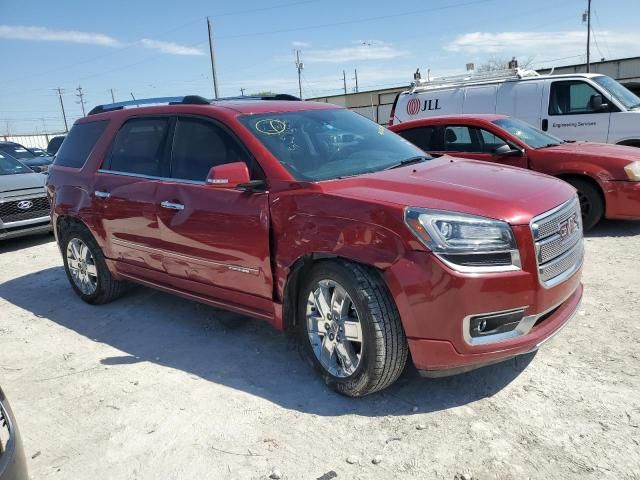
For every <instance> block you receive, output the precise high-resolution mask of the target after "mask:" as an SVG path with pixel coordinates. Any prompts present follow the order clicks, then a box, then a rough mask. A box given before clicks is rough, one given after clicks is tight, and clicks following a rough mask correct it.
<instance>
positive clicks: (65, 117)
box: [54, 87, 69, 133]
mask: <svg viewBox="0 0 640 480" xmlns="http://www.w3.org/2000/svg"><path fill="white" fill-rule="evenodd" d="M54 90H55V91H56V92H58V98H59V99H60V108H61V109H62V119H63V120H64V131H65V133H66V132H68V131H69V127H68V126H67V114H66V113H65V112H64V103H62V89H61V88H60V87H58V88H56V89H54Z"/></svg>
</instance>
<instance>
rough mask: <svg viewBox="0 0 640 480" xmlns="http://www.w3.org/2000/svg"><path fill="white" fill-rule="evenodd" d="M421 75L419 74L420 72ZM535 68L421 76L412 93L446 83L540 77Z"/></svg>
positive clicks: (412, 88)
mask: <svg viewBox="0 0 640 480" xmlns="http://www.w3.org/2000/svg"><path fill="white" fill-rule="evenodd" d="M418 75H419V74H418ZM539 76H540V74H539V73H538V72H536V71H535V70H525V69H521V68H507V69H504V70H494V71H490V72H480V73H475V72H470V73H463V74H461V75H451V76H448V77H439V78H438V77H436V78H434V79H433V80H423V79H421V78H420V77H419V76H418V78H416V79H415V80H414V81H413V82H412V83H411V90H410V93H413V92H415V91H417V90H429V89H431V88H438V87H442V86H446V85H468V84H474V83H491V82H493V81H495V80H520V79H523V78H525V77H539Z"/></svg>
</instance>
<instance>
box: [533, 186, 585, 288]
mask: <svg viewBox="0 0 640 480" xmlns="http://www.w3.org/2000/svg"><path fill="white" fill-rule="evenodd" d="M531 232H532V234H533V240H534V242H535V251H536V261H537V265H538V276H539V278H540V282H541V283H542V285H543V286H545V287H552V286H554V285H557V284H558V283H561V282H562V281H564V280H565V279H566V278H568V277H569V276H570V275H571V274H572V273H574V272H575V271H576V270H577V269H578V268H579V267H580V265H582V260H583V258H584V245H583V237H582V217H581V214H580V204H579V203H578V199H577V198H574V199H572V200H570V201H569V202H567V203H565V204H564V205H561V206H560V207H558V208H555V209H553V210H550V211H548V212H546V213H543V214H542V215H540V216H538V217H536V218H534V219H533V220H532V221H531Z"/></svg>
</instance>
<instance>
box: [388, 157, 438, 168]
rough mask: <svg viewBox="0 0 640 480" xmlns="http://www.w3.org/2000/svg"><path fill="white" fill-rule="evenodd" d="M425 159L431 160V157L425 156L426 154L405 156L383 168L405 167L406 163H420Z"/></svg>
mask: <svg viewBox="0 0 640 480" xmlns="http://www.w3.org/2000/svg"><path fill="white" fill-rule="evenodd" d="M425 160H431V157H427V156H426V155H417V156H415V157H409V158H405V159H404V160H402V161H400V162H398V163H394V164H393V165H390V166H388V167H387V168H385V170H393V169H394V168H400V167H405V166H407V165H411V164H412V163H420V162H424V161H425Z"/></svg>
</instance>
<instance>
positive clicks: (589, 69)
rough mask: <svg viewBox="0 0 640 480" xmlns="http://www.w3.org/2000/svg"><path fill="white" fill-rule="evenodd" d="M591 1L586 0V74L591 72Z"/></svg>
mask: <svg viewBox="0 0 640 480" xmlns="http://www.w3.org/2000/svg"><path fill="white" fill-rule="evenodd" d="M590 50H591V0H587V73H589V72H590V71H591V51H590Z"/></svg>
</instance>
